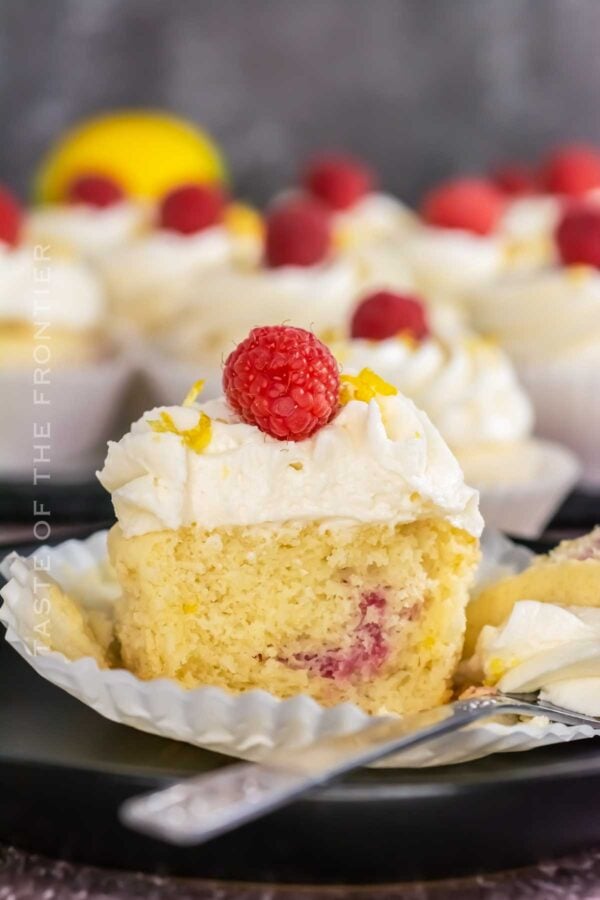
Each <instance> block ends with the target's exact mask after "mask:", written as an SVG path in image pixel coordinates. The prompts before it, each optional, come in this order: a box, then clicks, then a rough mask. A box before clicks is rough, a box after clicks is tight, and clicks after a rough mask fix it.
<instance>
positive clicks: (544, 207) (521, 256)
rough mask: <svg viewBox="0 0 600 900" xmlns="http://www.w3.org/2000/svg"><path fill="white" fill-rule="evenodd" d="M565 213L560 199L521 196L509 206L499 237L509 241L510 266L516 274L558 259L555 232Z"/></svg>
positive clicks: (507, 252)
mask: <svg viewBox="0 0 600 900" xmlns="http://www.w3.org/2000/svg"><path fill="white" fill-rule="evenodd" d="M561 210H562V202H561V200H560V198H559V197H555V196H550V195H547V194H544V195H541V196H532V197H519V198H518V199H516V200H513V201H512V202H511V203H509V204H508V207H507V209H506V212H505V213H504V215H503V217H502V219H501V220H500V224H499V226H498V234H499V235H500V236H501V237H502V238H504V240H505V241H506V254H507V266H508V268H509V269H510V270H514V271H519V270H523V271H527V270H528V269H532V268H533V269H535V268H538V269H539V268H541V267H542V266H547V265H550V264H551V263H553V262H554V261H555V259H556V246H555V241H554V231H555V229H556V226H557V225H558V221H559V219H560V215H561Z"/></svg>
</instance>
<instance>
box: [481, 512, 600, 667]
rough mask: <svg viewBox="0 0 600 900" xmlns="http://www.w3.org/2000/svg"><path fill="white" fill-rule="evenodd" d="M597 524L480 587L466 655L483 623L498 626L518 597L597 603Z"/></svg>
mask: <svg viewBox="0 0 600 900" xmlns="http://www.w3.org/2000/svg"><path fill="white" fill-rule="evenodd" d="M599 583H600V528H595V529H594V530H593V531H591V532H590V533H589V534H586V535H584V536H583V537H579V538H575V539H574V540H567V541H562V542H561V543H560V544H559V545H558V546H557V547H555V548H554V549H553V550H551V551H550V552H549V553H546V554H543V555H539V556H535V557H534V558H533V560H532V562H531V564H530V565H529V566H528V567H527V568H526V569H524V570H523V571H522V572H519V573H517V574H516V575H507V576H505V577H504V578H501V579H500V580H499V581H496V582H493V583H491V584H488V585H486V586H484V587H483V589H482V590H481V591H480V592H479V593H478V594H477V595H476V596H475V597H474V598H473V600H472V601H471V603H470V604H469V608H468V613H467V621H468V626H467V638H466V642H465V655H466V656H470V655H471V654H472V653H473V652H474V650H475V645H476V643H477V640H478V638H479V635H480V633H481V631H482V629H483V628H484V627H488V626H491V627H494V628H498V627H500V626H501V625H502V624H503V623H504V622H506V621H507V619H508V618H509V616H510V615H511V613H512V611H513V608H514V606H515V604H516V603H517V602H518V601H520V600H535V601H537V602H539V603H554V604H558V605H561V606H578V607H584V608H590V607H595V608H597V607H600V591H599V590H598V584H599Z"/></svg>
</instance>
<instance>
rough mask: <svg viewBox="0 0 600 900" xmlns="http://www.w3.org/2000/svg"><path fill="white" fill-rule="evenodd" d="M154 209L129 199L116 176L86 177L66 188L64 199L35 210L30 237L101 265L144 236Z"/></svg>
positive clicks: (29, 218)
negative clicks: (140, 236) (136, 238)
mask: <svg viewBox="0 0 600 900" xmlns="http://www.w3.org/2000/svg"><path fill="white" fill-rule="evenodd" d="M150 209H151V207H150V206H149V205H148V204H144V203H142V202H141V201H139V200H138V201H135V200H133V199H132V198H128V197H127V196H126V193H125V191H124V189H123V188H122V187H121V186H120V184H119V183H118V181H116V180H115V179H114V178H111V177H109V176H107V175H100V174H93V173H90V174H85V175H80V176H78V177H76V178H74V179H73V181H71V182H70V183H69V184H68V185H67V186H66V191H65V197H64V199H63V200H62V202H57V203H51V204H47V205H44V206H37V207H34V208H33V209H32V210H31V211H30V212H29V214H28V216H27V221H26V226H25V227H26V239H27V240H28V241H29V243H31V244H46V245H49V246H51V247H56V248H58V249H59V250H61V251H68V252H71V253H73V254H76V255H78V256H81V257H82V258H84V259H85V260H87V261H89V262H92V263H95V262H96V261H97V260H98V259H99V258H100V257H102V256H104V255H106V254H107V253H110V252H112V251H115V250H117V249H119V248H120V247H123V246H125V245H127V244H128V243H129V242H130V241H132V240H133V239H134V238H135V237H137V235H139V234H141V233H142V232H143V231H144V230H145V228H146V227H147V226H148V221H149V218H150Z"/></svg>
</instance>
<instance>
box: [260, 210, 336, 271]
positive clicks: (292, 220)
mask: <svg viewBox="0 0 600 900" xmlns="http://www.w3.org/2000/svg"><path fill="white" fill-rule="evenodd" d="M330 249H331V224H330V220H329V215H328V213H327V211H326V210H325V209H324V208H323V207H322V206H321V204H319V203H315V201H314V200H294V201H292V202H291V203H286V204H285V205H283V204H282V205H280V206H276V207H275V209H273V210H272V212H271V213H269V215H268V216H267V221H266V233H265V262H266V264H267V266H269V267H270V268H272V269H275V268H278V267H279V266H314V265H316V264H317V263H320V262H322V261H323V260H324V259H325V257H326V256H327V254H328V253H329V250H330Z"/></svg>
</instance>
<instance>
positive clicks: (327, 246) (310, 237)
mask: <svg viewBox="0 0 600 900" xmlns="http://www.w3.org/2000/svg"><path fill="white" fill-rule="evenodd" d="M358 290H359V276H358V272H357V267H356V264H355V263H353V262H352V261H350V260H349V259H347V258H344V257H341V256H340V255H339V254H338V253H336V251H335V248H334V244H333V239H332V228H331V220H330V216H329V215H328V213H327V212H326V210H325V209H324V208H323V207H322V205H320V204H317V203H315V202H314V201H312V200H307V199H301V198H296V199H291V200H288V201H285V202H283V201H282V202H280V203H278V204H277V205H276V206H275V207H274V208H273V209H272V210H271V212H270V213H269V215H268V216H267V218H266V232H265V244H264V254H263V257H262V259H261V260H260V261H257V262H255V264H254V265H247V264H241V263H240V262H239V260H238V261H236V260H233V259H230V260H229V262H228V263H227V264H224V265H221V266H215V267H214V268H212V269H211V270H210V271H206V272H203V273H202V274H197V273H196V274H195V277H194V279H193V280H192V281H190V283H189V285H188V288H187V292H186V293H185V295H184V296H183V300H182V304H181V307H180V311H179V314H178V315H177V316H176V317H174V319H173V321H172V322H171V324H170V327H169V328H167V329H166V330H165V331H164V332H163V333H162V334H161V335H160V336H157V340H156V346H157V347H158V348H159V350H160V352H161V354H162V358H161V360H160V361H158V363H157V360H156V359H153V361H152V365H151V366H150V367H149V369H148V374H149V376H150V378H151V379H152V381H153V382H154V384H155V387H156V390H157V392H158V395H159V396H160V398H161V400H162V401H163V402H176V401H179V400H180V399H181V397H183V396H184V395H185V393H186V391H187V389H188V387H189V385H190V383H191V382H192V381H195V380H196V378H197V377H198V374H201V375H202V376H203V377H207V378H208V383H207V385H206V388H205V390H206V392H207V396H208V395H209V394H210V393H214V392H217V393H218V391H219V390H220V381H221V363H222V360H223V358H224V357H225V356H227V354H228V353H229V352H230V351H231V350H232V349H233V348H234V346H235V345H236V343H237V342H238V341H240V340H241V339H242V338H243V337H244V335H245V334H246V333H247V332H248V331H249V329H251V328H252V327H254V326H256V325H276V324H281V323H284V322H285V323H289V324H292V325H297V326H300V327H304V328H308V329H311V330H314V331H316V332H317V333H319V334H320V333H322V332H326V331H328V332H332V331H333V332H338V331H340V330H341V329H342V328H343V327H344V325H345V322H346V321H347V318H348V315H349V311H350V309H351V308H352V305H353V303H354V301H355V298H356V294H357V291H358Z"/></svg>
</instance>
